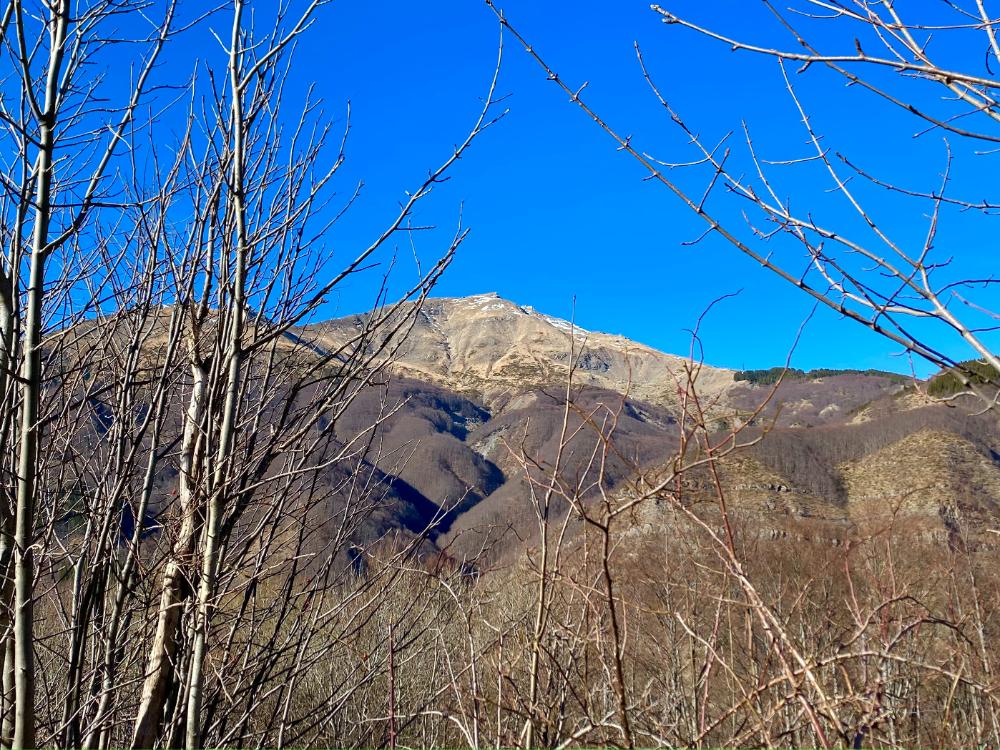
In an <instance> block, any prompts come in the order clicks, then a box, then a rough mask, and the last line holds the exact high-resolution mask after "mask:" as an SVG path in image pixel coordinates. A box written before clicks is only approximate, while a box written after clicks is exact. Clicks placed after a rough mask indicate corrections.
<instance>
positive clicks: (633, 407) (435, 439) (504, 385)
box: [296, 294, 1000, 559]
mask: <svg viewBox="0 0 1000 750" xmlns="http://www.w3.org/2000/svg"><path fill="white" fill-rule="evenodd" d="M410 312H412V309H405V308H403V309H401V310H399V311H397V313H396V314H398V315H400V316H401V319H402V315H403V314H404V313H410ZM372 314H373V313H369V314H365V315H356V316H350V317H346V318H342V319H338V320H333V321H328V322H325V323H320V324H315V325H311V326H307V327H304V328H303V329H301V330H299V331H297V332H296V336H298V337H301V339H302V340H305V341H309V342H311V343H312V345H314V346H315V347H317V349H319V350H326V351H329V350H333V349H340V348H347V349H349V348H350V342H351V340H352V338H354V337H356V336H357V334H358V332H359V331H363V330H364V329H365V325H366V323H367V322H368V321H369V316H370V315H372ZM383 344H384V341H383V340H381V339H377V338H376V339H369V340H367V341H366V342H365V347H366V349H367V350H368V351H375V350H377V349H378V348H379V347H381V346H382V345H383ZM571 363H572V364H573V379H572V382H573V389H572V390H573V396H572V401H573V409H571V411H570V413H569V417H568V423H567V426H568V434H570V435H573V438H572V440H570V441H569V442H568V445H567V446H565V448H564V450H563V451H562V452H560V436H561V435H562V434H563V433H562V431H563V429H564V424H563V420H564V416H565V415H566V413H565V393H566V380H567V373H568V372H569V369H570V366H571ZM689 371H690V372H692V373H694V375H693V379H694V382H695V385H696V388H697V392H698V394H699V398H700V400H701V403H702V406H703V408H704V409H705V412H706V419H708V420H709V424H710V426H711V428H712V429H714V430H716V431H717V432H718V434H720V435H722V434H724V431H725V430H727V429H728V428H730V427H731V426H733V425H735V424H738V423H740V422H742V421H746V420H748V419H749V420H750V425H751V426H750V427H749V428H748V431H747V432H746V433H745V435H746V438H747V441H748V442H753V443H754V444H753V445H752V446H750V447H748V448H746V449H744V450H742V451H740V452H739V453H737V454H734V455H733V456H730V457H727V458H726V459H724V460H723V462H722V481H723V484H724V486H725V488H726V490H727V494H728V495H729V496H730V506H731V508H732V510H733V512H734V514H736V515H738V516H739V517H740V518H741V519H743V521H744V522H745V523H746V524H748V525H749V528H753V529H755V533H759V534H760V535H762V536H763V537H765V538H772V539H785V538H796V539H812V540H820V541H823V540H826V541H830V542H833V543H838V544H839V543H841V542H844V541H845V540H847V539H849V538H850V537H851V535H852V534H857V533H859V530H860V529H863V528H871V527H872V526H871V524H872V523H875V522H877V523H882V522H887V519H890V518H893V519H896V520H899V518H901V517H906V518H908V519H910V522H911V526H912V527H913V528H914V529H918V530H919V533H920V534H921V535H922V536H925V537H928V538H934V539H937V540H938V541H954V535H955V533H956V529H957V525H956V524H957V521H956V518H959V519H960V518H963V517H964V518H967V519H969V521H973V520H974V521H975V523H976V524H978V525H980V526H981V525H982V524H984V523H988V521H989V519H996V517H997V507H998V506H997V502H998V501H1000V463H998V460H997V458H998V456H1000V429H998V428H997V426H996V425H995V420H994V419H993V418H992V417H989V416H986V415H972V414H970V413H968V412H969V411H970V410H963V408H962V404H961V403H959V404H957V405H955V404H950V405H947V406H946V405H943V404H940V403H938V402H935V401H934V400H933V399H931V398H930V397H928V395H927V394H926V384H923V383H914V382H909V381H907V380H906V379H905V378H902V377H900V376H896V375H892V374H890V373H879V372H856V371H831V370H826V371H822V373H821V376H819V377H813V376H810V374H809V373H798V372H797V373H795V376H794V377H788V378H786V379H785V380H783V381H782V382H780V383H771V382H764V383H762V382H752V381H751V380H746V379H741V380H736V379H735V375H736V373H735V372H734V371H732V370H728V369H725V368H718V367H712V366H709V365H702V366H698V367H692V366H691V364H690V363H689V361H688V360H687V359H686V358H684V357H681V356H677V355H672V354H667V353H663V352H659V351H657V350H655V349H652V348H650V347H648V346H645V345H643V344H639V343H636V342H633V341H630V340H628V339H626V338H624V337H621V336H614V335H609V334H604V333H594V332H589V331H584V330H582V329H579V328H577V327H576V326H574V325H572V324H571V323H569V322H567V321H565V320H560V319H557V318H554V317H552V316H549V315H545V314H543V313H540V312H538V311H536V310H534V309H533V308H531V307H527V306H522V305H519V304H516V303H514V302H511V301H508V300H505V299H502V298H500V297H498V296H497V295H496V294H484V295H477V296H473V297H465V298H445V299H430V300H427V301H426V302H425V304H424V305H423V307H422V309H420V310H419V312H418V313H417V315H416V318H415V321H414V323H413V325H412V329H411V330H410V332H409V334H408V337H407V339H406V340H405V342H404V343H403V344H402V346H401V347H400V348H399V349H398V351H397V352H396V353H395V357H394V361H393V364H392V372H393V373H394V378H395V382H394V385H393V386H391V387H390V388H389V392H390V393H392V394H395V395H394V396H393V397H392V398H390V402H391V404H392V405H394V406H396V407H398V411H397V412H396V413H395V414H394V415H393V417H392V418H391V419H389V420H388V421H387V422H386V423H385V424H384V425H383V426H382V427H381V428H380V430H379V433H380V436H381V439H382V440H384V441H385V445H386V446H387V447H388V448H389V450H388V451H387V455H388V456H391V457H392V458H391V460H385V459H383V460H380V461H377V462H376V464H377V466H378V468H379V470H380V471H383V472H385V473H386V474H387V475H391V476H398V477H399V478H400V479H402V480H404V481H405V482H406V483H407V484H408V486H410V487H412V488H413V489H415V490H416V491H418V492H420V493H423V495H424V496H425V497H426V500H427V504H428V507H434V508H440V509H443V510H441V511H440V512H441V513H443V514H444V515H445V521H444V523H442V524H441V525H440V526H439V528H438V530H437V531H436V532H435V534H434V535H433V540H434V542H435V544H436V545H438V546H439V548H441V549H446V550H447V551H448V552H449V554H453V555H455V556H457V557H463V558H469V557H473V556H475V555H476V554H477V553H478V552H480V551H481V550H482V549H484V548H487V547H489V548H491V549H493V550H494V554H493V556H492V559H498V558H503V557H505V556H510V555H513V554H517V553H518V550H520V549H523V548H524V547H525V545H529V546H530V545H531V544H532V539H533V536H534V535H535V534H536V533H537V522H536V520H535V511H534V510H533V507H532V504H533V502H537V495H538V489H539V487H540V486H541V485H539V484H538V482H539V481H544V476H543V474H544V472H550V473H551V472H554V471H555V464H556V461H557V458H558V460H559V467H558V474H559V476H560V481H562V482H564V483H565V484H570V485H576V486H579V487H581V488H583V489H582V498H583V500H584V501H588V500H587V498H590V497H594V496H596V495H597V494H598V493H599V492H600V491H602V490H603V491H610V492H623V491H627V490H626V488H627V487H628V486H629V485H630V483H631V482H632V480H634V479H636V478H637V476H638V475H639V474H642V473H643V472H647V471H656V470H657V467H658V466H662V465H664V463H665V462H666V463H669V462H670V461H672V456H673V455H674V453H675V450H676V448H677V445H678V439H679V428H678V420H679V419H680V418H681V416H682V415H681V413H680V404H679V393H680V390H681V387H682V386H683V384H684V383H685V382H686V379H687V373H688V372H689ZM379 398H380V399H381V401H379V403H385V401H384V399H385V396H384V395H382V396H380V397H379ZM393 399H395V400H393ZM376 400H378V399H376ZM359 408H360V407H359ZM358 414H359V418H358V421H357V424H356V425H355V427H356V426H357V425H359V424H363V423H364V420H365V419H369V420H370V419H372V417H373V414H374V412H373V411H371V410H369V411H367V412H363V411H362V412H359V413H358ZM612 416H613V417H614V421H615V430H614V438H613V442H614V449H613V450H610V451H608V452H607V456H606V460H605V461H604V462H603V463H601V464H600V466H597V465H595V461H594V456H595V455H598V454H600V453H601V450H600V448H601V441H602V437H601V436H600V435H599V434H598V432H597V431H595V430H594V429H592V427H593V425H591V427H587V426H586V425H585V424H584V423H585V422H586V421H588V419H589V420H590V421H591V422H593V423H598V424H600V423H602V420H604V421H603V424H605V425H607V420H608V419H609V418H610V417H612ZM403 456H405V461H404V460H403V459H402V457H403ZM397 463H398V464H399V466H396V465H395V464H397ZM539 467H543V468H539ZM543 469H544V471H543ZM533 472H534V473H535V475H534V476H533ZM706 486H707V485H706ZM533 487H534V490H535V492H534V493H533V492H532V488H533ZM696 494H697V493H696ZM702 494H703V495H704V497H702V502H708V501H710V500H711V492H706V493H702ZM907 498H908V499H907ZM556 511H557V512H565V511H566V508H565V507H563V506H559V507H557V508H556ZM654 515H655V514H654ZM654 525H655V523H654ZM977 538H978V539H979V540H980V541H981V542H983V543H988V542H990V541H991V538H990V537H989V536H988V535H987V536H983V535H979V537H977Z"/></svg>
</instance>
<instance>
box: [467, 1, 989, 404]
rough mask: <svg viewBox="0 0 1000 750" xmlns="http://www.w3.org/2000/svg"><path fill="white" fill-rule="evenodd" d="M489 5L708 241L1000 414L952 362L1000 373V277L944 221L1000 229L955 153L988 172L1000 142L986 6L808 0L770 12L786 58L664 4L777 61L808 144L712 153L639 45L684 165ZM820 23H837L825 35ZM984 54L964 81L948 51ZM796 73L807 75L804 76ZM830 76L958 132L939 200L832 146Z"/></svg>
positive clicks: (922, 132)
mask: <svg viewBox="0 0 1000 750" xmlns="http://www.w3.org/2000/svg"><path fill="white" fill-rule="evenodd" d="M486 1H487V4H488V5H489V6H490V8H492V9H493V10H494V12H495V13H496V14H497V16H498V17H499V18H500V19H501V22H502V23H504V24H505V26H506V28H507V29H508V30H510V31H511V32H512V34H513V35H514V36H515V37H516V38H517V39H518V41H519V42H521V43H522V44H523V45H524V47H525V48H526V49H527V50H528V52H529V53H530V54H531V56H532V57H533V58H534V59H535V61H536V62H537V63H538V64H539V65H540V66H541V67H542V68H543V69H544V70H545V72H546V74H547V75H548V79H549V80H551V81H553V82H554V83H555V84H556V85H557V86H558V87H559V88H561V89H562V90H563V92H564V93H566V94H567V95H568V96H569V97H570V101H571V102H572V103H573V104H575V105H576V106H578V107H579V108H581V109H582V110H583V111H584V112H585V113H586V114H587V115H588V116H589V117H590V118H592V119H593V120H594V121H595V122H596V123H597V124H598V126H599V127H600V128H602V129H603V130H604V131H605V132H606V133H607V134H608V135H609V136H610V137H611V138H612V139H613V140H614V141H615V142H616V143H617V145H618V147H619V149H620V150H622V151H624V152H626V153H627V154H629V155H630V156H631V157H632V158H633V159H635V160H636V161H638V162H639V163H640V164H641V165H642V167H643V168H644V169H645V170H647V171H648V173H649V176H650V178H651V179H653V180H656V181H657V182H659V183H660V184H662V185H663V186H665V187H666V188H667V189H668V190H669V191H670V192H671V193H673V194H674V196H675V197H677V198H678V199H679V200H680V201H681V202H682V204H683V205H685V206H686V207H687V208H688V209H690V210H691V211H692V212H693V213H694V214H695V215H697V216H698V217H699V218H700V219H701V220H702V221H704V223H705V224H706V226H707V228H706V231H705V233H704V235H702V237H701V238H699V240H698V241H700V240H701V239H703V238H705V237H708V236H712V235H717V236H719V237H721V238H723V239H724V240H725V241H726V242H727V243H729V244H730V245H731V246H733V247H734V248H735V249H736V250H738V251H739V252H741V253H743V254H744V255H746V256H748V257H749V258H751V259H753V260H754V261H755V262H756V263H758V264H760V265H761V266H762V267H764V268H766V269H767V270H769V271H770V272H772V273H774V274H776V275H777V276H779V277H780V278H782V279H783V280H785V281H786V282H788V283H789V284H791V285H793V286H794V287H796V288H798V289H800V290H802V291H803V292H804V293H805V294H807V295H809V296H811V297H812V298H813V299H815V300H816V301H817V302H818V303H820V304H822V305H825V306H827V307H829V308H830V309H832V310H834V311H836V312H837V313H839V314H841V315H843V316H844V317H846V318H848V319H850V320H852V321H854V322H855V323H857V324H860V325H862V326H864V327H865V328H868V329H869V330H871V331H874V332H875V333H877V334H879V335H880V336H882V337H884V338H885V339H887V340H888V341H890V342H892V343H893V344H894V345H898V346H899V347H901V348H902V350H904V351H905V352H907V353H912V354H915V355H917V356H918V357H920V358H922V359H924V360H926V361H927V362H930V363H932V364H935V365H937V366H939V367H942V368H949V369H951V370H952V371H953V372H954V373H955V374H956V376H957V377H959V378H960V379H961V381H962V382H963V383H964V384H965V385H966V387H967V391H968V392H976V393H977V394H978V396H979V397H980V399H981V400H982V401H983V402H984V404H985V405H986V406H987V407H992V406H993V405H994V404H995V399H996V394H997V390H996V387H995V386H996V385H997V383H996V382H995V381H996V378H995V376H994V377H992V380H993V382H992V384H991V385H990V387H986V388H984V387H983V381H984V380H985V381H987V382H988V381H990V380H991V377H990V376H987V377H984V376H983V374H982V373H981V372H977V370H976V368H973V367H970V365H969V364H967V363H963V362H962V361H959V360H962V359H967V358H968V357H965V358H963V357H961V356H959V357H956V356H955V355H953V354H949V352H952V351H964V352H967V353H968V354H969V355H971V357H972V358H973V359H979V360H982V361H984V362H985V363H987V364H988V365H990V366H991V367H992V372H994V373H995V372H997V371H1000V360H998V359H997V357H996V355H995V353H994V352H993V350H992V349H991V347H990V344H989V334H990V332H991V331H993V330H994V329H995V320H996V317H997V314H996V312H995V310H994V307H993V305H992V301H991V300H992V292H993V289H994V286H995V283H996V280H995V279H993V278H992V277H991V276H985V277H981V274H979V273H978V272H972V273H971V275H970V267H971V266H972V265H974V264H970V263H969V262H968V261H969V258H968V253H969V252H971V251H969V250H960V251H956V252H955V253H954V254H949V253H948V251H947V250H944V251H942V249H940V248H941V247H942V246H944V245H946V244H947V237H941V236H939V234H940V233H939V229H940V227H941V226H942V224H944V223H945V221H946V220H947V219H948V218H950V217H953V216H955V215H958V214H959V213H962V214H965V220H966V221H968V220H969V217H970V216H973V215H977V216H978V218H979V221H978V222H977V225H978V226H979V227H980V228H981V230H982V232H983V233H984V234H989V233H991V232H992V231H993V230H992V228H991V227H992V224H991V217H992V216H993V215H994V214H995V213H996V209H997V206H998V205H1000V201H995V200H992V199H990V198H988V197H987V198H983V199H980V198H978V197H972V196H969V195H967V194H966V193H967V192H968V191H967V189H966V188H965V187H964V186H963V185H961V184H957V185H956V184H953V180H952V177H951V167H952V161H953V158H954V156H953V153H954V152H955V151H958V152H959V156H960V157H961V159H962V160H963V162H966V161H969V160H978V161H980V162H984V163H985V161H986V160H988V159H989V158H990V155H991V153H992V148H993V147H992V144H994V143H996V142H997V141H998V140H1000V135H998V131H997V129H996V127H997V121H998V119H1000V114H998V104H997V100H996V92H997V88H998V86H1000V84H998V83H997V81H996V80H995V78H994V76H993V73H992V67H991V66H992V65H996V64H1000V58H998V54H1000V47H998V46H997V26H998V23H1000V21H998V20H997V19H996V17H995V16H993V15H991V14H990V13H989V11H988V9H987V4H986V3H984V2H980V0H975V2H958V3H946V4H942V5H939V6H934V8H933V9H932V8H923V7H922V8H913V7H902V6H901V5H900V4H898V3H895V2H869V0H847V1H844V2H841V1H840V0H833V1H832V2H827V1H826V0H803V2H796V3H793V4H792V5H790V6H789V7H788V8H787V9H782V8H780V7H779V6H778V5H776V4H774V3H772V2H769V1H767V2H764V3H763V8H764V9H765V16H768V15H769V16H770V17H771V18H773V19H774V20H775V22H776V26H777V28H778V29H779V30H781V31H784V32H785V33H786V34H787V36H788V46H787V47H774V46H770V45H761V44H757V43H755V42H754V41H753V38H752V32H749V31H748V32H747V35H748V36H747V37H746V38H744V37H742V36H741V37H733V36H730V35H727V34H724V33H721V32H719V31H715V30H713V26H714V24H713V23H712V22H711V21H708V22H705V23H698V22H695V21H692V20H687V18H686V17H685V16H684V14H681V13H679V12H674V11H672V10H670V9H669V8H668V7H665V6H661V5H654V6H652V10H653V13H654V14H655V18H658V19H659V20H661V21H663V22H664V23H665V24H666V25H667V26H668V27H670V28H677V29H682V30H684V31H687V32H689V33H694V34H698V35H700V36H702V37H706V38H708V39H710V40H714V41H716V42H718V43H720V47H723V48H725V49H727V50H732V51H734V52H735V53H736V54H743V55H756V56H764V57H768V58H771V59H773V60H775V62H776V72H777V75H778V76H780V80H781V81H782V82H783V85H784V86H785V88H786V90H787V92H788V94H789V97H790V101H791V102H792V104H793V106H794V109H795V111H797V113H798V115H799V117H800V119H801V123H802V127H803V134H804V136H805V138H806V141H807V143H808V144H809V153H805V154H802V153H791V154H762V153H760V151H759V146H756V145H755V142H754V139H753V135H752V134H753V132H754V123H747V122H744V123H743V124H742V127H741V131H742V132H741V133H740V135H741V136H742V138H741V140H742V141H743V143H742V144H737V143H733V142H732V141H733V138H732V135H731V134H730V135H726V136H724V137H723V138H721V139H719V140H718V142H716V141H712V142H708V141H707V139H706V138H705V137H704V136H702V135H701V125H700V124H699V125H694V124H690V121H689V119H688V118H687V117H686V116H685V114H684V113H683V112H678V111H676V110H675V109H674V108H673V107H672V105H671V104H670V103H669V100H670V91H669V84H665V83H664V82H662V81H661V82H657V80H656V77H655V75H654V74H653V73H651V72H650V71H649V70H648V69H647V67H646V65H645V62H644V60H643V57H642V54H641V50H640V49H639V48H638V45H637V46H636V53H637V59H638V63H639V72H638V73H637V74H638V75H642V76H644V78H645V80H646V81H647V83H648V84H649V86H650V90H651V92H652V95H653V96H654V97H655V99H656V100H657V101H658V102H659V104H660V105H661V106H662V107H663V109H664V112H665V114H666V116H667V120H668V121H669V122H670V123H671V125H672V126H673V127H676V128H677V129H678V132H679V134H680V135H682V136H683V138H684V142H685V145H686V147H688V148H690V149H692V152H691V153H690V154H687V155H684V156H676V157H675V156H672V155H671V156H670V157H664V156H663V155H662V154H660V155H656V154H655V153H651V152H652V150H653V149H652V147H649V148H648V149H644V148H643V146H641V145H639V141H640V136H639V135H630V136H626V135H624V134H623V132H624V131H621V130H618V129H615V128H613V127H612V126H611V125H610V124H609V121H608V119H607V118H606V117H605V116H604V115H602V114H601V113H600V112H597V111H596V110H594V109H593V108H591V107H590V106H589V105H588V104H587V103H586V101H585V98H584V96H583V94H584V90H585V89H586V84H584V85H583V86H582V87H579V88H574V87H572V86H571V85H570V84H569V83H567V82H566V81H565V79H564V78H562V77H560V76H559V75H557V74H556V73H555V71H554V70H553V69H552V68H551V66H549V65H548V64H547V63H546V62H545V61H544V60H543V58H542V57H541V55H540V52H539V51H538V48H537V47H536V46H533V45H531V44H530V43H529V40H527V39H525V38H524V37H523V36H521V35H520V34H519V33H518V32H517V31H516V30H514V29H513V28H512V27H511V25H510V23H509V22H508V21H507V19H506V18H505V17H504V15H503V12H502V11H501V9H500V7H499V5H498V4H496V3H495V2H493V0H486ZM818 26H823V27H828V28H827V29H826V33H825V34H823V35H822V38H820V32H819V31H818ZM814 37H815V38H814ZM837 45H839V47H838V46H837ZM970 45H972V46H975V45H978V47H979V48H981V49H982V50H983V54H982V55H981V56H979V57H977V58H975V59H976V60H978V61H981V63H977V64H976V65H972V64H970V63H969V61H968V60H965V61H964V62H963V66H962V67H960V68H957V69H956V68H954V67H952V65H951V64H950V62H946V60H951V59H952V56H950V55H949V54H948V49H949V48H953V47H956V46H961V47H963V48H968V47H969V46H970ZM970 59H971V58H970ZM792 66H794V67H795V68H796V74H795V75H793V74H792V73H791V71H790V70H789V68H790V67H792ZM818 68H823V69H826V70H828V71H832V72H833V73H834V74H835V75H836V76H838V77H840V78H841V79H842V80H843V81H844V82H845V83H847V84H848V87H847V88H845V89H841V90H840V92H841V93H839V95H840V96H842V97H843V98H844V102H845V106H850V105H848V97H850V96H851V94H852V93H854V91H856V90H862V89H863V90H864V92H865V93H866V94H867V95H868V100H867V102H864V104H865V105H866V106H871V107H873V108H877V107H879V106H883V107H889V108H896V109H899V110H901V111H902V112H904V113H906V114H907V115H909V116H912V118H913V120H914V123H915V125H916V127H917V128H919V131H918V133H917V135H919V136H926V135H927V134H929V133H938V134H943V135H944V136H945V149H944V151H943V153H942V161H941V163H942V176H941V178H940V182H939V183H938V184H935V185H931V186H928V187H924V188H921V187H916V186H908V185H903V184H901V183H899V182H897V181H895V180H894V179H893V177H892V176H888V177H883V176H880V174H879V171H880V170H879V168H878V167H875V168H869V167H865V166H863V165H862V164H860V163H858V161H857V160H855V159H852V158H851V156H850V154H847V153H843V152H842V151H838V150H836V146H835V145H830V143H829V140H830V139H829V138H825V137H824V134H823V133H821V132H819V131H818V130H817V126H814V125H813V121H812V119H811V118H810V113H809V111H808V108H807V105H806V104H805V103H804V102H803V100H802V97H801V96H800V94H799V89H800V88H802V87H804V86H806V85H807V83H803V82H801V81H805V82H808V81H809V76H810V73H812V72H813V70H814V69H818ZM796 81H800V82H796ZM824 85H826V84H824ZM830 91H832V89H830ZM908 137H909V134H908V133H901V134H900V138H908ZM741 145H742V149H741V148H740V146H741ZM782 169H784V170H798V171H799V172H805V173H807V174H808V175H809V176H810V179H813V180H815V181H816V184H825V185H826V186H827V187H828V188H829V190H830V191H831V192H833V193H834V194H835V195H836V196H837V197H838V198H839V199H840V203H841V206H842V207H843V208H845V209H846V210H847V211H848V212H850V213H851V214H853V216H854V217H855V218H856V219H857V220H858V221H857V224H855V223H854V221H853V220H850V221H845V220H843V219H840V220H838V219H836V218H831V219H829V220H827V221H824V220H823V219H822V218H821V217H822V216H824V215H825V214H826V213H827V212H826V211H824V208H823V207H822V206H819V205H817V206H813V205H811V204H809V203H808V201H809V198H808V197H802V196H787V195H783V194H782V193H781V189H780V187H779V177H780V176H781V175H780V172H781V170H782ZM691 179H695V180H701V182H702V184H703V189H697V190H696V189H692V188H690V187H688V185H691V184H692V183H691V182H690V180H691ZM887 191H888V194H889V195H891V196H892V197H893V198H894V200H893V201H892V203H891V206H886V205H885V202H886V199H885V197H884V196H885V195H886V194H887ZM733 200H735V201H737V203H735V204H734V205H733V206H731V207H730V204H729V202H728V201H733ZM794 206H798V207H797V208H795V207H794ZM731 208H737V209H740V212H734V211H732V210H731ZM890 211H891V212H893V213H897V214H898V213H899V212H901V211H904V212H906V213H907V215H912V216H913V218H914V223H921V222H922V223H924V224H925V225H926V227H927V231H926V233H925V236H924V240H923V241H922V242H920V243H914V242H912V241H910V240H908V239H907V238H904V237H896V236H894V233H893V231H892V230H891V229H890V228H889V227H888V226H887V225H888V224H890V223H891V222H889V221H888V220H887V218H886V216H885V214H886V213H888V212H890ZM744 218H745V221H744ZM829 222H832V223H829ZM942 342H943V343H942Z"/></svg>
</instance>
